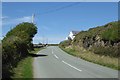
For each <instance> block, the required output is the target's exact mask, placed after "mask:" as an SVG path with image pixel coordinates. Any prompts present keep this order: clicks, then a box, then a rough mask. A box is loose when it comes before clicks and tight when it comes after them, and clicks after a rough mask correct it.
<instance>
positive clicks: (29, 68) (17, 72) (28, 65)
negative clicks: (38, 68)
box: [11, 48, 43, 80]
mask: <svg viewBox="0 0 120 80" xmlns="http://www.w3.org/2000/svg"><path fill="white" fill-rule="evenodd" d="M41 49H43V48H34V51H30V52H29V53H30V54H35V53H37V52H38V51H40V50H41ZM32 63H33V57H31V56H28V57H26V58H25V59H23V60H21V61H20V62H19V63H18V65H17V67H16V68H14V69H13V72H14V75H13V76H12V77H11V78H13V79H14V78H19V79H21V78H23V79H24V78H26V79H29V80H33V65H32Z"/></svg>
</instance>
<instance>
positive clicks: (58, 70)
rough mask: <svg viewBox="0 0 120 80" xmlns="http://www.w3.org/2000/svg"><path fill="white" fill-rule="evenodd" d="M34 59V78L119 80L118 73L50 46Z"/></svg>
mask: <svg viewBox="0 0 120 80" xmlns="http://www.w3.org/2000/svg"><path fill="white" fill-rule="evenodd" d="M37 55H38V57H35V58H34V62H33V68H34V69H33V70H34V78H117V77H118V71H117V70H113V69H110V68H107V67H103V66H100V65H97V64H94V63H91V62H87V61H85V60H82V59H80V58H77V57H74V56H72V55H69V54H67V53H66V52H64V51H63V50H61V49H60V48H59V47H55V46H50V47H47V48H46V49H43V50H41V51H39V52H38V53H37Z"/></svg>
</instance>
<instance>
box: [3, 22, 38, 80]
mask: <svg viewBox="0 0 120 80" xmlns="http://www.w3.org/2000/svg"><path fill="white" fill-rule="evenodd" d="M36 33H37V27H36V26H35V25H34V24H32V23H27V22H26V23H21V24H18V25H17V26H16V27H15V28H14V29H12V30H10V31H9V32H8V33H7V34H6V37H5V38H4V39H3V40H2V67H3V68H2V70H3V71H2V77H3V78H6V77H7V78H9V77H10V76H11V72H12V69H13V68H14V67H16V65H17V63H18V62H19V61H20V60H21V59H23V58H25V57H26V56H27V54H28V50H31V49H32V48H33V46H32V45H31V44H32V43H31V42H32V38H33V37H34V35H35V34H36Z"/></svg>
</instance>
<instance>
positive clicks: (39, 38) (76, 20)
mask: <svg viewBox="0 0 120 80" xmlns="http://www.w3.org/2000/svg"><path fill="white" fill-rule="evenodd" d="M69 5H72V6H69ZM66 6H69V7H66ZM61 7H62V8H61ZM63 7H65V8H63ZM56 9H59V10H56ZM47 12H48V13H47ZM33 13H34V14H35V24H36V26H37V27H38V33H37V34H36V35H35V37H34V39H33V43H39V42H44V43H45V42H47V40H48V42H49V43H59V42H60V41H63V40H65V38H66V37H67V36H68V35H69V32H70V31H72V30H77V31H81V30H88V29H89V28H92V27H96V26H101V25H104V24H106V23H109V22H112V21H116V20H118V3H117V2H103V3H102V2H80V3H72V2H31V3H30V2H14V3H13V2H3V4H2V34H3V36H4V35H5V34H6V33H7V32H8V31H9V30H10V29H11V28H13V27H15V26H16V25H17V24H19V23H21V22H31V15H32V14H33Z"/></svg>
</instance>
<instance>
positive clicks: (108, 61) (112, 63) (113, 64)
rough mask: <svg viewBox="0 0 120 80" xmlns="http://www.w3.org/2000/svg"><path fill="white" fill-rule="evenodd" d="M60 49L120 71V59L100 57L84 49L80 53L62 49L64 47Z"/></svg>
mask: <svg viewBox="0 0 120 80" xmlns="http://www.w3.org/2000/svg"><path fill="white" fill-rule="evenodd" d="M60 48H61V49H62V50H64V51H65V52H67V53H69V54H71V55H73V56H76V57H80V58H82V59H84V60H87V61H89V62H93V63H96V64H100V65H103V66H106V67H109V68H112V69H116V70H118V69H119V70H120V66H119V67H118V58H114V57H109V56H100V55H98V54H94V53H92V52H90V51H86V50H83V49H82V48H81V49H80V51H79V52H78V51H76V50H74V49H71V48H62V47H60Z"/></svg>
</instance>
